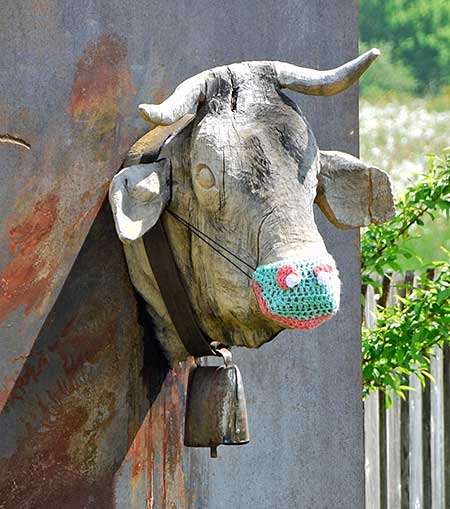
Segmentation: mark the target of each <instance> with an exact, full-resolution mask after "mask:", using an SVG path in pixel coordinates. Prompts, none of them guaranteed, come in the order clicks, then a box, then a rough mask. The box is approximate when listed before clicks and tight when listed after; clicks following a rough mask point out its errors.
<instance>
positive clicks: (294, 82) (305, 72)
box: [274, 48, 380, 95]
mask: <svg viewBox="0 0 450 509" xmlns="http://www.w3.org/2000/svg"><path fill="white" fill-rule="evenodd" d="M379 54H380V51H379V50H378V49H376V48H372V49H371V50H369V51H367V52H366V53H363V54H362V55H361V56H359V57H357V58H355V59H354V60H351V61H350V62H347V63H346V64H344V65H341V66H340V67H337V68H336V69H330V70H329V71H316V70H315V69H307V68H305V67H297V66H296V65H292V64H285V63H283V62H274V66H275V72H276V74H277V78H278V83H279V85H280V87H282V88H289V89H290V90H295V92H300V93H302V94H307V95H335V94H338V93H339V92H343V91H344V90H346V89H347V88H348V87H350V86H351V85H353V83H355V81H357V80H358V79H359V77H360V76H361V75H362V74H363V73H364V71H366V69H367V68H368V67H369V66H370V64H371V63H372V62H373V61H374V60H375V59H376V58H377V57H378V56H379Z"/></svg>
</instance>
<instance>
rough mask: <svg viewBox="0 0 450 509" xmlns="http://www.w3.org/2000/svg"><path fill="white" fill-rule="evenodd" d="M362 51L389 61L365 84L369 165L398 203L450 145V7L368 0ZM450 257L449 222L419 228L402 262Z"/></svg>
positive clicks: (432, 0) (426, 0)
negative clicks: (386, 179)
mask: <svg viewBox="0 0 450 509" xmlns="http://www.w3.org/2000/svg"><path fill="white" fill-rule="evenodd" d="M359 16H360V39H361V43H360V46H361V50H366V49H368V48H370V47H378V48H379V49H380V50H381V56H380V57H379V59H378V60H377V61H376V62H375V64H374V65H373V66H372V67H371V68H370V69H369V70H368V71H367V72H366V73H365V74H364V76H363V78H362V79H361V84H360V85H361V87H360V92H361V104H360V130H361V158H362V159H363V160H364V161H365V162H367V163H371V164H373V165H375V166H378V167H379V168H381V169H383V170H385V171H387V172H388V173H389V174H390V175H391V178H392V180H393V183H394V191H395V194H396V197H400V196H401V195H402V194H403V193H404V192H405V190H406V188H407V187H408V186H410V185H412V184H414V182H415V181H416V180H417V179H418V177H419V175H422V174H423V173H425V172H427V170H428V158H427V154H429V153H436V154H440V153H442V151H443V150H444V149H445V148H446V147H448V146H449V145H450V135H449V133H450V1H449V0H360V2H359ZM441 246H443V247H445V248H447V249H450V225H449V222H448V220H447V218H446V217H445V215H444V214H441V215H438V216H437V217H436V218H435V219H434V220H431V218H430V219H427V220H426V221H425V223H424V225H417V226H416V228H415V231H414V235H412V236H411V238H409V239H408V240H406V241H405V247H407V248H408V249H410V250H412V251H414V252H416V253H417V255H418V256H419V259H420V260H421V261H419V259H418V258H416V257H413V258H410V259H403V260H402V269H404V270H406V269H418V268H420V266H421V265H422V262H424V263H425V264H427V263H429V262H431V261H433V260H437V259H440V258H441V255H442V251H441Z"/></svg>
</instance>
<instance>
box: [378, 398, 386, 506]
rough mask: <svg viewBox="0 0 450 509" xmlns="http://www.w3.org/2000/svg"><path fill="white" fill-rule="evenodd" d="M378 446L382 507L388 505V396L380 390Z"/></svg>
mask: <svg viewBox="0 0 450 509" xmlns="http://www.w3.org/2000/svg"><path fill="white" fill-rule="evenodd" d="M378 423H379V424H378V426H379V438H378V447H379V451H380V452H379V454H380V508H381V509H387V506H388V499H387V497H388V477H387V475H388V472H387V425H386V424H387V423H386V397H385V395H384V392H382V391H378Z"/></svg>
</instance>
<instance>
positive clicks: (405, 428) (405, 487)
mask: <svg viewBox="0 0 450 509" xmlns="http://www.w3.org/2000/svg"><path fill="white" fill-rule="evenodd" d="M409 456H410V452H409V395H408V396H407V397H406V400H402V401H401V402H400V500H401V508H402V509H409V475H410V472H409V463H410V461H409Z"/></svg>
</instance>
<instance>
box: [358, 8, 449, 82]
mask: <svg viewBox="0 0 450 509" xmlns="http://www.w3.org/2000/svg"><path fill="white" fill-rule="evenodd" d="M360 33H361V40H362V41H363V42H366V43H369V44H373V45H374V44H377V43H378V42H380V41H381V42H386V43H390V44H391V46H392V56H393V59H394V60H398V61H401V62H403V63H404V64H405V65H408V66H410V68H411V69H412V72H413V74H414V77H415V78H416V80H417V83H418V91H419V92H423V91H426V90H428V89H431V90H437V89H439V88H440V87H443V86H446V85H449V84H450V77H449V72H448V70H449V68H450V2H448V0H414V1H413V0H361V1H360Z"/></svg>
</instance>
